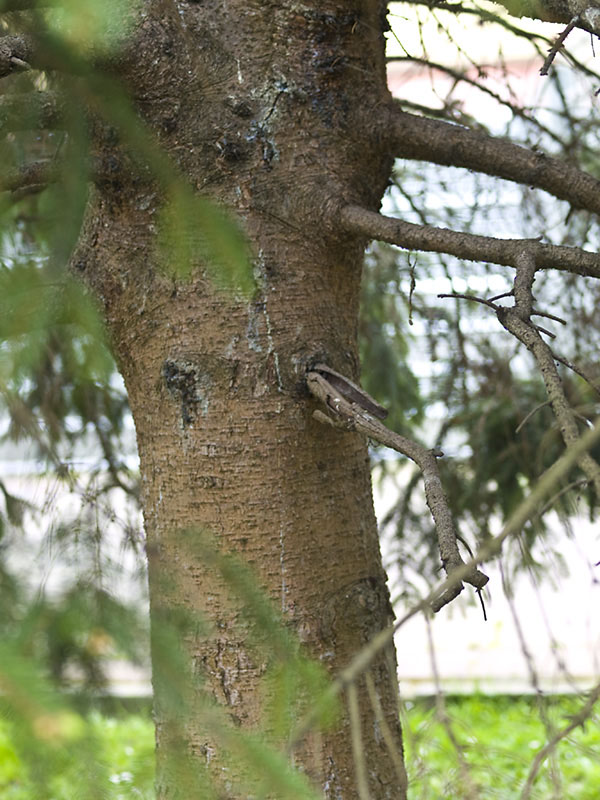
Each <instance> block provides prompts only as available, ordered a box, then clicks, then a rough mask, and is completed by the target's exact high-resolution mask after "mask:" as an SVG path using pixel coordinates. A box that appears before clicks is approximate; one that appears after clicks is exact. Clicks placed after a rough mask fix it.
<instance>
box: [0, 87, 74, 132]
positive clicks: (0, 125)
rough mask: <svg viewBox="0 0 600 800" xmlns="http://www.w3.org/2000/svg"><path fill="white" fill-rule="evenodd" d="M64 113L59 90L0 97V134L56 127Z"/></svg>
mask: <svg viewBox="0 0 600 800" xmlns="http://www.w3.org/2000/svg"><path fill="white" fill-rule="evenodd" d="M63 114H64V105H63V102H62V98H61V96H60V95H59V94H58V93H57V92H26V93H24V94H8V95H4V96H2V97H0V136H3V135H4V134H5V133H8V132H9V131H23V130H30V129H32V130H34V129H42V128H56V127H58V126H59V125H60V123H61V121H62V119H63Z"/></svg>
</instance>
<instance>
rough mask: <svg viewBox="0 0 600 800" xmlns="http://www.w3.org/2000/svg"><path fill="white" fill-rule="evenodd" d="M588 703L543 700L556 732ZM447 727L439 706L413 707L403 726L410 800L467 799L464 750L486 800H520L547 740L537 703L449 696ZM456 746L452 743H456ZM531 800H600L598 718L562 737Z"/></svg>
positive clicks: (478, 792) (480, 795)
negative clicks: (532, 766) (462, 766)
mask: <svg viewBox="0 0 600 800" xmlns="http://www.w3.org/2000/svg"><path fill="white" fill-rule="evenodd" d="M581 705H582V700H581V699H577V698H571V697H553V698H547V699H545V704H544V708H543V710H542V715H543V716H544V717H545V718H546V722H547V723H549V724H550V725H551V726H553V729H554V730H560V729H561V728H564V727H565V726H566V725H568V724H569V722H570V717H569V715H572V714H575V713H577V711H578V710H579V709H580V708H581ZM445 707H446V713H447V717H448V724H446V725H445V724H443V722H442V721H441V719H440V716H442V717H443V713H442V715H440V714H439V712H437V711H436V708H435V704H434V703H433V702H431V703H427V702H424V701H416V702H414V703H407V716H406V719H405V721H404V729H405V733H404V736H405V747H406V761H407V768H408V772H409V780H410V793H409V797H410V798H411V800H439V798H444V800H464V798H467V797H468V796H469V794H468V791H467V789H466V787H465V782H464V779H462V778H461V770H460V767H459V766H458V763H459V758H458V756H457V748H458V751H459V752H460V754H461V756H462V759H463V761H464V764H465V766H466V770H467V771H468V773H469V775H470V776H471V780H472V783H473V785H474V788H475V794H474V796H475V797H477V798H480V799H481V800H492V798H494V799H495V798H498V800H500V799H501V800H513V798H514V800H516V798H519V797H521V792H522V790H523V787H524V785H525V782H526V780H527V775H528V772H529V769H530V767H531V763H532V761H533V759H534V758H535V755H536V753H537V752H538V751H539V750H540V749H541V748H542V747H543V746H544V744H545V743H546V741H547V740H548V735H547V733H546V729H545V726H544V722H543V721H542V719H541V715H540V708H539V706H538V704H537V703H536V700H535V699H534V698H531V697H527V698H520V697H515V698H512V697H485V696H470V697H451V698H448V699H447V700H446V702H445ZM453 740H454V741H453ZM531 798H532V800H567V798H568V800H598V798H600V723H599V719H598V714H597V713H596V715H595V716H593V717H592V718H591V719H590V720H588V722H587V723H586V724H585V725H584V727H583V728H582V727H578V728H576V729H575V730H574V731H573V732H571V733H570V734H569V736H568V737H567V738H566V739H563V740H562V741H561V742H560V744H559V745H558V747H557V749H556V750H555V753H554V756H553V757H552V758H550V759H546V760H545V761H544V762H543V764H542V766H541V768H540V770H539V772H538V775H537V778H536V781H535V783H534V785H533V791H532V793H531Z"/></svg>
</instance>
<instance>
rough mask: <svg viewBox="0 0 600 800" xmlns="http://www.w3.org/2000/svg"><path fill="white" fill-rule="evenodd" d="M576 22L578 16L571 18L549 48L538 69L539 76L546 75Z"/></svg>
mask: <svg viewBox="0 0 600 800" xmlns="http://www.w3.org/2000/svg"><path fill="white" fill-rule="evenodd" d="M578 22H579V14H577V16H575V17H573V19H572V20H570V22H569V23H568V25H567V27H566V28H565V29H564V31H562V33H561V34H560V35H559V36H557V37H556V41H555V42H554V44H553V45H552V47H551V48H550V52H549V53H548V55H547V56H546V60H545V61H544V63H543V64H542V68H541V69H540V75H547V74H548V71H549V69H550V67H551V65H552V62H553V61H554V59H555V58H556V55H557V53H558V51H559V50H561V49H562V46H563V44H564V43H565V39H566V38H567V36H568V35H569V34H570V33H571V31H572V30H573V28H574V27H575V26H576V25H577V23H578Z"/></svg>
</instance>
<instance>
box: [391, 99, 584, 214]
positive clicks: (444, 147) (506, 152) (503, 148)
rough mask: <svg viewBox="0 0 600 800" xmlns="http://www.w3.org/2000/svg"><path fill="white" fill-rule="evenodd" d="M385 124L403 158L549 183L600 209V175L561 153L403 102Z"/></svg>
mask: <svg viewBox="0 0 600 800" xmlns="http://www.w3.org/2000/svg"><path fill="white" fill-rule="evenodd" d="M381 124H382V136H383V138H384V140H387V141H388V142H389V146H390V148H391V150H392V151H393V154H394V155H396V156H398V157H399V158H408V159H416V160H418V161H429V162H432V163H434V164H441V165H443V166H448V167H464V168H466V169H472V170H475V171H476V172H482V173H484V174H486V175H493V176H494V177H496V178H503V179H504V180H509V181H514V182H516V183H520V184H523V185H525V186H533V187H535V188H537V189H544V190H545V191H546V192H549V193H550V194H552V195H554V197H557V198H559V200H566V201H567V202H568V203H570V204H571V205H572V206H574V207H575V208H585V209H587V210H588V211H593V212H594V213H596V214H600V181H598V180H597V179H596V178H594V177H592V176H591V175H589V174H588V173H586V172H582V171H581V170H579V169H577V167H573V166H572V165H570V164H567V163H565V162H564V161H561V160H560V159H557V158H552V157H551V156H548V155H546V154H545V153H542V152H539V151H534V150H530V149H529V148H527V147H522V146H521V145H518V144H515V143H514V142H511V141H509V140H508V139H502V138H498V137H494V136H489V135H488V134H485V133H482V132H481V131H473V130H470V129H469V128H463V127H461V126H460V125H455V124H452V123H450V122H444V121H442V120H436V119H429V118H428V117H419V116H416V115H414V114H408V113H406V112H405V111H403V110H402V108H401V107H400V105H399V104H396V105H394V106H393V107H392V108H391V110H390V113H389V114H388V115H387V116H386V115H384V116H383V117H382V120H381Z"/></svg>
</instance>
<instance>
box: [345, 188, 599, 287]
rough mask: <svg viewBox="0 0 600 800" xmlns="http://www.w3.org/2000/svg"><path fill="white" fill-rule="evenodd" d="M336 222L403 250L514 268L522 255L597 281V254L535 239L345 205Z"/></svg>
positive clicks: (543, 266)
mask: <svg viewBox="0 0 600 800" xmlns="http://www.w3.org/2000/svg"><path fill="white" fill-rule="evenodd" d="M599 197H600V195H599ZM339 221H340V223H341V225H342V226H343V228H344V229H345V230H346V231H348V233H355V234H362V235H363V236H367V237H368V238H369V239H378V240H380V241H382V242H389V243H390V244H395V245H397V246H398V247H403V248H404V249H406V250H424V251H427V252H433V253H448V255H452V256H456V257H457V258H463V259H466V260H467V261H485V262H488V263H492V264H502V265H504V266H506V267H514V266H515V264H516V263H517V260H518V259H519V258H520V257H521V256H522V254H523V253H524V252H525V253H527V254H528V255H530V256H532V257H533V259H534V260H535V264H536V267H537V268H538V269H551V268H552V269H558V270H562V271H564V272H572V273H575V274H576V275H586V276H587V277H590V278H600V255H598V254H597V253H590V252H588V251H587V250H581V249H580V248H578V247H559V246H557V245H551V244H542V243H541V242H540V241H539V240H538V239H495V238H493V237H492V236H477V235H475V234H473V233H461V232H458V231H451V230H448V229H447V228H433V227H431V226H429V225H414V224H413V223H411V222H403V221H402V220H400V219H394V218H393V217H385V216H383V215H382V214H377V213H375V212H374V211H367V210H366V209H364V208H362V207H361V206H344V207H343V208H342V209H341V210H340V219H339Z"/></svg>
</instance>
